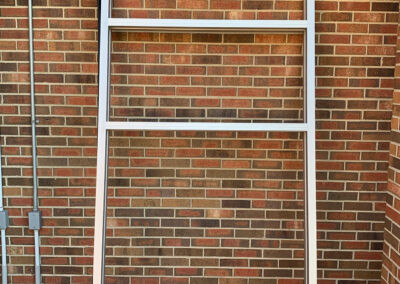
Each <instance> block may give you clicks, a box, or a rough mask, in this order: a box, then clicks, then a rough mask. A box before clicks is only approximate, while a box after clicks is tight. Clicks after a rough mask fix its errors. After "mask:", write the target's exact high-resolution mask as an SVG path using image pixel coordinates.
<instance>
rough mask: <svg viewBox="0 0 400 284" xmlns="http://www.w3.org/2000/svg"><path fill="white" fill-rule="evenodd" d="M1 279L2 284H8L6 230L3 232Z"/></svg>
mask: <svg viewBox="0 0 400 284" xmlns="http://www.w3.org/2000/svg"><path fill="white" fill-rule="evenodd" d="M1 261H2V263H1V277H2V278H1V279H2V284H7V246H6V230H1Z"/></svg>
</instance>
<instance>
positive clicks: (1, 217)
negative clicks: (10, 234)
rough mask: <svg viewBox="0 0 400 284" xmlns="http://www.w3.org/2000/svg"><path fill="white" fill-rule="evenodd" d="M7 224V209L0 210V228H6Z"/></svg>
mask: <svg viewBox="0 0 400 284" xmlns="http://www.w3.org/2000/svg"><path fill="white" fill-rule="evenodd" d="M8 225H9V221H8V211H7V210H3V211H0V230H5V229H7V228H8Z"/></svg>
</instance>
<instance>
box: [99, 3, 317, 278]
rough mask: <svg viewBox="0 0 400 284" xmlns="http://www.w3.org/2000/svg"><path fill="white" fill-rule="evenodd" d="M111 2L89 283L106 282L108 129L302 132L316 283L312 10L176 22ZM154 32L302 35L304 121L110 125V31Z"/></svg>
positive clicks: (105, 13) (310, 268)
mask: <svg viewBox="0 0 400 284" xmlns="http://www.w3.org/2000/svg"><path fill="white" fill-rule="evenodd" d="M109 1H110V0H101V7H102V9H101V17H100V24H101V31H100V35H99V36H100V56H99V70H103V72H100V74H99V109H98V146H97V178H96V213H95V235H94V238H95V239H94V258H93V283H94V284H102V283H104V254H105V230H106V226H105V223H106V207H107V206H106V190H107V169H108V165H107V161H108V131H110V130H197V131H248V130H249V129H251V131H288V132H304V133H305V137H304V140H305V143H304V152H305V153H306V154H305V155H304V169H305V175H304V176H305V178H304V185H305V193H306V194H305V201H304V202H305V229H304V231H305V237H304V239H305V249H304V250H305V268H304V270H305V272H304V283H307V284H314V283H317V241H316V240H317V232H316V177H315V6H314V0H305V9H304V12H305V14H306V15H307V16H306V18H307V20H300V21H280V20H279V21H278V20H277V21H275V20H271V21H269V20H268V21H264V20H187V19H185V20H179V19H118V18H111V16H110V10H111V8H110V7H111V6H110V3H109ZM113 29H114V30H120V29H123V30H126V29H129V30H152V31H163V30H168V31H171V30H173V31H187V32H193V31H207V32H214V31H224V32H226V31H228V32H229V31H253V32H257V31H271V30H284V31H288V32H290V31H296V30H297V31H298V30H301V31H304V32H305V36H306V37H305V50H306V52H305V59H306V60H305V61H304V62H305V72H304V74H305V80H304V82H305V86H304V94H305V95H304V112H305V116H304V123H201V122H110V121H108V119H109V86H110V83H109V80H110V42H111V36H110V35H111V31H112V30H113Z"/></svg>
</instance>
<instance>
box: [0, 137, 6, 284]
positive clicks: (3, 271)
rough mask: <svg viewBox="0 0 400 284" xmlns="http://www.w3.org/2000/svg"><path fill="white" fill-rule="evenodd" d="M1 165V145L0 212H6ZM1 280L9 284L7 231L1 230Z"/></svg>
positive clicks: (3, 283) (4, 283) (0, 166)
mask: <svg viewBox="0 0 400 284" xmlns="http://www.w3.org/2000/svg"><path fill="white" fill-rule="evenodd" d="M1 168H2V163H1V145H0V211H4V207H3V206H4V205H3V173H2V170H1ZM1 279H2V281H1V282H2V284H7V243H6V229H2V230H1Z"/></svg>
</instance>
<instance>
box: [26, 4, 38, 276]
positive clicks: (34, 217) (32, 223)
mask: <svg viewBox="0 0 400 284" xmlns="http://www.w3.org/2000/svg"><path fill="white" fill-rule="evenodd" d="M28 10H29V11H28V15H29V61H30V62H29V63H30V84H31V123H32V171H33V210H32V211H31V212H29V214H28V216H29V229H31V230H34V238H35V283H36V284H40V282H41V275H40V252H39V246H40V239H39V230H40V227H41V211H39V209H38V208H39V206H38V203H39V202H38V178H37V154H36V148H37V147H36V115H35V78H34V75H35V70H34V65H35V61H34V51H33V21H32V0H28Z"/></svg>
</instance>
